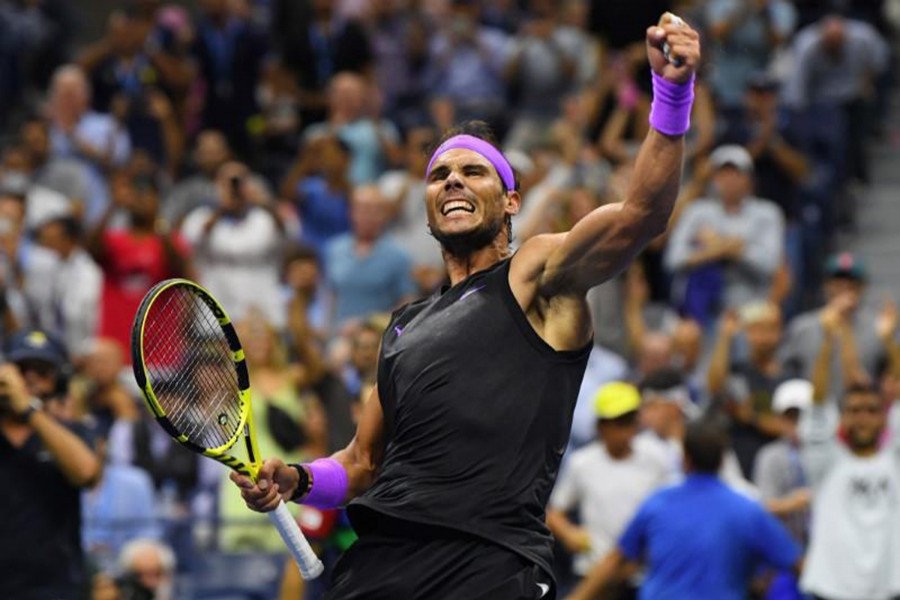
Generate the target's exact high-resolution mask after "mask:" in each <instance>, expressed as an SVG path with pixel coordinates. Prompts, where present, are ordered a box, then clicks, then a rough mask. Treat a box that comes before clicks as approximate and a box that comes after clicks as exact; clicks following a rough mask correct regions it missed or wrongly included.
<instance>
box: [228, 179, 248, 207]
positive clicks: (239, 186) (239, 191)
mask: <svg viewBox="0 0 900 600" xmlns="http://www.w3.org/2000/svg"><path fill="white" fill-rule="evenodd" d="M228 183H229V185H230V186H231V194H232V195H233V196H234V200H235V201H236V202H240V201H242V200H243V199H244V193H243V186H244V178H243V177H241V176H240V175H235V176H233V177H231V178H229V179H228Z"/></svg>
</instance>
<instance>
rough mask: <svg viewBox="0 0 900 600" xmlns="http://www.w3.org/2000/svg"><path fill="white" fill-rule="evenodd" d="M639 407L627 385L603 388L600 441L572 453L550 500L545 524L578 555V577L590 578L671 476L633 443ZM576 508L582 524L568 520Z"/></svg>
mask: <svg viewBox="0 0 900 600" xmlns="http://www.w3.org/2000/svg"><path fill="white" fill-rule="evenodd" d="M640 405H641V396H640V393H639V392H638V390H637V388H636V387H634V386H633V385H631V384H629V383H622V382H618V381H616V382H612V383H608V384H606V385H604V386H603V387H601V388H600V389H599V391H598V392H597V393H596V396H595V399H594V412H595V414H596V416H597V421H596V423H597V435H598V439H597V440H595V441H594V442H592V443H591V444H588V445H587V446H584V447H583V448H581V449H579V450H577V451H576V452H575V453H574V454H572V456H571V457H570V459H569V461H568V462H567V464H566V468H565V470H564V471H563V472H562V474H561V475H560V478H559V481H558V482H557V484H556V487H555V488H554V490H553V494H552V495H551V496H550V504H549V507H548V509H547V525H548V526H549V527H550V530H551V531H552V532H553V534H554V535H555V536H556V538H557V539H559V540H560V542H562V543H563V545H564V546H565V547H566V548H567V549H568V550H569V551H571V552H573V553H574V554H576V556H575V561H574V565H573V568H574V571H575V573H576V575H579V576H584V575H585V574H587V573H588V571H590V568H591V566H592V565H593V564H594V563H595V562H596V561H597V560H599V559H600V558H602V557H603V556H604V555H605V554H606V553H607V552H608V551H609V550H611V549H612V548H613V547H614V545H615V543H616V540H617V539H618V538H619V535H620V534H621V533H622V531H623V530H624V528H625V525H627V524H628V521H629V520H630V519H631V517H632V516H633V515H634V513H635V511H636V510H637V508H638V506H639V505H640V503H641V502H642V501H643V500H644V498H646V497H647V496H648V495H649V494H650V492H652V491H654V490H655V489H656V488H658V487H659V486H661V485H663V484H664V483H665V482H666V481H667V479H668V477H669V473H668V469H667V466H666V465H665V464H664V463H663V462H662V461H661V460H660V457H659V455H658V454H655V453H653V452H650V451H647V450H646V449H641V448H638V447H635V446H633V445H632V440H633V439H634V437H635V435H636V434H637V431H638V409H639V408H640ZM576 508H577V509H578V512H579V521H580V525H575V524H574V523H572V522H571V521H570V520H569V519H568V517H567V516H566V513H568V512H569V511H572V510H574V509H576Z"/></svg>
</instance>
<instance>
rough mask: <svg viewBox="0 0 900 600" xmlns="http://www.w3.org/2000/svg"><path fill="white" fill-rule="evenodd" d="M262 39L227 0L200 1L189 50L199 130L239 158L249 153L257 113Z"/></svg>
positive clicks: (258, 32)
mask: <svg viewBox="0 0 900 600" xmlns="http://www.w3.org/2000/svg"><path fill="white" fill-rule="evenodd" d="M266 46H267V44H266V39H265V38H264V37H263V36H262V34H261V32H260V31H258V30H257V29H256V28H255V26H254V25H253V24H252V23H251V22H250V21H248V20H247V19H245V18H243V17H242V16H241V15H240V14H239V13H238V11H237V9H236V8H235V7H234V6H233V3H229V2H228V1H227V0H203V1H202V2H201V3H200V16H199V18H198V20H197V36H196V39H195V40H194V47H193V49H192V53H193V55H194V56H195V57H196V59H197V63H198V70H199V76H200V77H201V78H202V80H203V83H204V91H205V93H204V96H203V109H202V112H201V119H200V120H201V126H202V127H203V128H204V129H217V130H219V131H221V132H222V133H224V134H225V137H226V138H228V142H229V144H230V145H231V147H232V148H234V149H235V151H236V152H237V153H238V154H243V153H246V152H247V151H248V150H249V147H250V146H249V145H250V139H249V131H248V129H249V125H250V123H249V120H250V118H251V117H252V116H254V115H255V114H256V113H257V110H258V106H257V103H256V83H257V82H258V81H259V76H260V70H261V68H262V62H263V57H264V56H265V53H266V50H267V47H266Z"/></svg>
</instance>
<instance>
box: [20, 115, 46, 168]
mask: <svg viewBox="0 0 900 600" xmlns="http://www.w3.org/2000/svg"><path fill="white" fill-rule="evenodd" d="M21 133H22V143H23V144H24V146H25V148H26V149H27V150H28V152H29V153H30V154H31V156H32V157H34V158H36V159H38V160H43V159H44V158H46V157H47V155H48V154H49V152H50V136H49V134H48V132H47V126H46V125H45V124H44V123H41V122H40V121H30V122H28V123H25V125H23V126H22V132H21Z"/></svg>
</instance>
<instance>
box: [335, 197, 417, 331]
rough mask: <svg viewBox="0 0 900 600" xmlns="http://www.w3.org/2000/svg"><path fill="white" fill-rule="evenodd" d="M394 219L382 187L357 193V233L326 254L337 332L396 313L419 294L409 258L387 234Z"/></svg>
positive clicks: (345, 236)
mask: <svg viewBox="0 0 900 600" xmlns="http://www.w3.org/2000/svg"><path fill="white" fill-rule="evenodd" d="M389 218H390V207H389V206H388V204H387V201H386V200H385V199H384V198H382V196H381V194H380V193H379V192H378V188H377V187H375V186H363V187H359V188H356V189H355V190H354V191H353V198H352V200H351V205H350V221H351V223H352V228H353V230H352V232H351V233H345V234H343V235H341V236H339V237H337V238H335V239H334V240H332V241H331V242H330V243H329V244H328V248H327V249H326V252H325V265H326V267H325V271H326V273H327V280H328V285H329V287H330V288H331V290H332V292H333V293H334V300H333V301H334V309H333V318H332V323H333V325H334V326H335V327H338V328H340V327H343V326H345V325H347V324H348V323H349V322H350V321H351V320H354V319H362V318H364V317H366V316H367V315H369V314H371V313H373V312H382V311H387V310H391V309H392V308H393V307H395V306H398V305H399V304H401V303H402V302H403V301H405V300H408V299H409V298H410V297H411V295H412V294H413V292H414V290H415V285H414V283H413V281H412V276H411V272H412V267H411V261H410V259H409V256H407V254H406V253H405V252H404V251H403V249H402V248H400V247H399V246H397V244H396V243H395V242H394V241H393V240H392V239H391V238H390V237H389V236H387V235H385V229H386V228H387V224H388V220H389ZM335 330H336V329H335Z"/></svg>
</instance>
